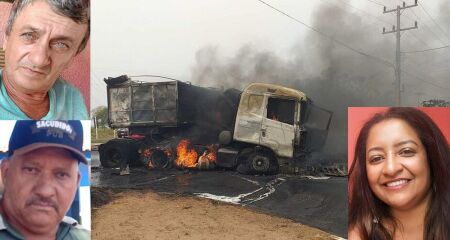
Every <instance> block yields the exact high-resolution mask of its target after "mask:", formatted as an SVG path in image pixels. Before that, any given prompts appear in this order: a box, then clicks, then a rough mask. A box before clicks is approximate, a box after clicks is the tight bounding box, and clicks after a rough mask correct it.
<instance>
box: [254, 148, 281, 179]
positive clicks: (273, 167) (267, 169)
mask: <svg viewBox="0 0 450 240" xmlns="http://www.w3.org/2000/svg"><path fill="white" fill-rule="evenodd" d="M247 165H248V167H249V169H250V171H251V172H253V173H256V174H275V173H277V172H278V163H277V161H276V159H275V158H274V157H273V156H272V155H271V154H269V153H264V152H256V153H252V154H250V155H249V157H248V159H247Z"/></svg>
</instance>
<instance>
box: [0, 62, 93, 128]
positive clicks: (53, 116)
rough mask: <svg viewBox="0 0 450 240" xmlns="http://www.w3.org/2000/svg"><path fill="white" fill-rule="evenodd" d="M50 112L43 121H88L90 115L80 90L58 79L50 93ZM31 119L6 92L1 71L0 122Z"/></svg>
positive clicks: (0, 71)
mask: <svg viewBox="0 0 450 240" xmlns="http://www.w3.org/2000/svg"><path fill="white" fill-rule="evenodd" d="M48 96H49V101H50V110H49V111H48V113H47V115H46V116H45V117H43V118H42V120H87V119H89V115H88V113H87V110H86V105H85V104H84V99H83V97H82V96H81V93H80V91H79V90H78V89H76V88H75V87H73V86H72V85H70V84H69V83H68V82H66V81H65V80H63V79H61V78H58V79H57V80H56V82H55V83H54V84H53V87H52V88H51V89H50V90H49V91H48ZM21 119H27V120H28V119H30V118H29V117H28V116H27V115H26V114H25V113H24V112H22V110H20V108H19V107H18V106H17V105H16V103H14V101H13V100H12V99H11V98H10V97H9V95H8V93H7V92H6V88H5V85H4V84H3V75H2V70H1V69H0V120H21Z"/></svg>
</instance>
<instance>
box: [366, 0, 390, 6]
mask: <svg viewBox="0 0 450 240" xmlns="http://www.w3.org/2000/svg"><path fill="white" fill-rule="evenodd" d="M367 1H369V2H372V3H375V4H377V5H380V6H382V7H384V6H386V5H384V4H381V3H379V2H377V1H374V0H367Z"/></svg>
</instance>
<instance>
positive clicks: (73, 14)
mask: <svg viewBox="0 0 450 240" xmlns="http://www.w3.org/2000/svg"><path fill="white" fill-rule="evenodd" d="M34 1H35V0H16V1H14V3H13V5H12V8H11V12H10V14H9V19H8V22H7V23H6V30H5V33H6V36H9V34H10V33H11V31H12V27H13V24H14V21H15V20H16V18H17V16H18V15H19V13H20V11H22V9H23V8H24V7H26V6H28V5H30V4H31V3H32V2H34ZM46 1H47V3H48V4H49V5H50V7H51V8H52V10H53V11H55V13H57V14H59V15H61V16H64V17H68V18H70V19H72V20H73V21H74V22H76V23H78V24H87V25H88V29H87V31H86V33H85V34H84V38H83V40H82V41H81V43H80V46H79V47H78V51H77V53H79V52H81V51H83V49H84V48H85V47H86V44H87V42H88V40H89V35H90V30H91V26H90V25H91V24H90V21H91V19H90V15H91V14H90V0H46Z"/></svg>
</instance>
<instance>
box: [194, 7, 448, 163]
mask: <svg viewBox="0 0 450 240" xmlns="http://www.w3.org/2000/svg"><path fill="white" fill-rule="evenodd" d="M444 5H449V4H448V2H447V3H445V4H444ZM446 9H448V6H447V8H446ZM442 14H443V16H445V17H446V18H447V19H448V14H447V13H446V12H442ZM380 15H381V9H380ZM313 16H314V19H313V21H312V25H313V26H314V27H315V28H316V29H320V31H321V32H324V33H326V34H327V35H328V36H329V37H330V38H333V39H337V40H338V41H339V42H341V43H344V44H345V45H348V46H351V47H352V48H354V49H355V50H357V51H361V52H364V53H368V54H370V55H373V56H376V57H377V58H378V60H374V59H372V58H369V57H366V56H364V55H363V54H360V53H357V52H355V51H352V50H349V49H348V48H346V47H343V46H342V44H339V43H337V42H335V41H332V40H331V39H330V38H329V37H324V36H323V35H320V34H318V33H316V32H313V31H310V32H309V34H308V36H307V37H306V38H304V39H299V40H298V41H297V42H296V44H295V45H294V46H292V49H291V50H292V53H293V55H294V57H291V58H289V59H286V58H281V57H279V56H277V55H276V54H275V53H273V52H271V51H267V50H260V49H257V48H256V47H254V46H252V45H250V44H248V45H245V46H243V47H241V48H240V49H239V50H238V51H237V53H236V54H235V55H234V56H232V57H230V58H225V57H223V56H221V55H220V49H219V48H218V47H211V46H208V47H204V48H202V49H200V50H198V51H197V54H196V65H195V66H194V67H193V69H192V79H191V81H192V82H193V83H195V84H198V85H201V86H216V87H217V86H222V87H225V88H230V87H233V88H238V89H242V88H244V87H245V86H246V85H247V84H248V83H250V82H268V83H276V84H281V85H285V86H288V87H292V88H295V89H298V90H301V91H303V92H304V93H305V94H306V95H307V96H309V97H310V98H311V99H312V100H313V101H314V102H315V103H316V104H317V105H319V106H321V107H323V108H326V109H329V110H331V111H333V112H334V118H333V121H332V123H331V129H330V132H329V135H328V141H327V144H326V146H325V151H326V152H327V153H328V154H331V155H333V156H335V158H336V160H337V161H341V162H345V161H346V154H347V108H348V107H349V106H389V105H394V104H395V85H394V77H395V75H394V68H393V66H392V65H389V64H386V63H385V62H386V61H387V62H392V63H393V62H394V60H395V41H394V40H395V35H393V34H391V35H382V34H381V28H382V25H380V23H378V24H379V28H377V26H375V28H374V23H373V20H372V19H371V20H368V19H367V18H363V17H362V16H361V15H358V14H355V13H352V12H348V11H344V10H343V9H341V8H337V7H336V6H333V5H322V6H321V7H320V8H318V9H317V10H316V12H315V13H314V14H313ZM447 22H450V21H447ZM447 26H448V25H447ZM367 29H372V30H373V31H368V30H367ZM407 46H408V47H409V48H415V47H417V48H419V49H420V47H421V45H420V43H418V42H409V43H408V45H407ZM422 48H423V46H422ZM405 77H406V76H405ZM414 81H416V82H414ZM414 81H410V82H408V81H407V80H405V82H408V85H407V87H408V88H414V86H417V87H418V88H424V87H423V85H420V84H418V83H417V80H414ZM423 91H424V92H427V91H428V92H429V91H430V90H427V89H423ZM431 91H433V90H431ZM404 94H405V95H406V94H411V93H406V92H405V93H404ZM413 97H417V96H413ZM409 101H410V102H413V104H414V103H415V98H413V99H412V100H411V99H409Z"/></svg>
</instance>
